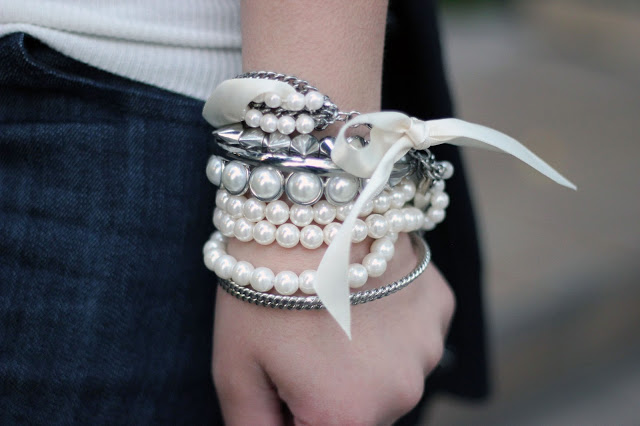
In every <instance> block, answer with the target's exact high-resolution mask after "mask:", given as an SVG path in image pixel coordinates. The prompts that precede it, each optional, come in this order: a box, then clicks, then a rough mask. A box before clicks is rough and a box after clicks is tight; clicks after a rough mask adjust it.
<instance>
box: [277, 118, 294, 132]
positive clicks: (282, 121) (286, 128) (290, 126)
mask: <svg viewBox="0 0 640 426" xmlns="http://www.w3.org/2000/svg"><path fill="white" fill-rule="evenodd" d="M295 130H296V119H295V118H293V117H290V116H288V115H283V116H282V117H280V118H278V131H279V132H280V133H282V134H283V135H290V134H291V133H293V132H294V131H295Z"/></svg>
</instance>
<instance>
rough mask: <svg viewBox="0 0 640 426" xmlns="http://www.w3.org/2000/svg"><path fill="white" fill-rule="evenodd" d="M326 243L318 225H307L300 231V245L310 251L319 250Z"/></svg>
mask: <svg viewBox="0 0 640 426" xmlns="http://www.w3.org/2000/svg"><path fill="white" fill-rule="evenodd" d="M323 241H324V234H323V232H322V229H320V227H319V226H318V225H307V226H305V227H304V228H302V231H300V244H302V246H303V247H305V248H308V249H317V248H318V247H320V246H321V245H322V242H323Z"/></svg>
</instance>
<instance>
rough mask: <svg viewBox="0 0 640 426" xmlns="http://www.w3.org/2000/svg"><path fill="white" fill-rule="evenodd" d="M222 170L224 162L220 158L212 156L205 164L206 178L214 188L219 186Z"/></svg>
mask: <svg viewBox="0 0 640 426" xmlns="http://www.w3.org/2000/svg"><path fill="white" fill-rule="evenodd" d="M223 169H224V162H223V161H222V158H220V157H217V156H215V155H212V156H211V157H209V161H208V162H207V178H208V179H209V182H211V183H212V184H214V185H215V186H220V180H221V179H222V170H223Z"/></svg>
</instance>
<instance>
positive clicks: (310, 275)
mask: <svg viewBox="0 0 640 426" xmlns="http://www.w3.org/2000/svg"><path fill="white" fill-rule="evenodd" d="M316 275H317V272H316V271H311V270H306V271H304V272H302V273H301V274H300V276H299V277H298V288H299V289H300V291H302V292H303V293H306V294H315V293H316Z"/></svg>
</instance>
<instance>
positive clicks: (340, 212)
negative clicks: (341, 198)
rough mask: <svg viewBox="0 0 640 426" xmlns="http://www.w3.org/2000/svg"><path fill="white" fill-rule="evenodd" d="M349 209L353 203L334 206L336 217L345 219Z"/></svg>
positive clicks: (349, 211)
mask: <svg viewBox="0 0 640 426" xmlns="http://www.w3.org/2000/svg"><path fill="white" fill-rule="evenodd" d="M351 209H353V203H347V204H345V205H343V206H338V207H336V219H338V220H345V219H346V218H347V216H348V215H349V213H351Z"/></svg>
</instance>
